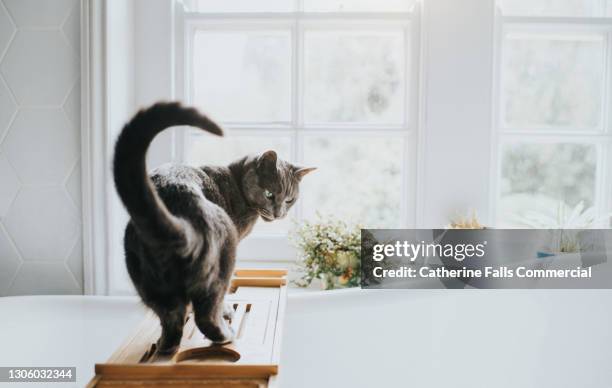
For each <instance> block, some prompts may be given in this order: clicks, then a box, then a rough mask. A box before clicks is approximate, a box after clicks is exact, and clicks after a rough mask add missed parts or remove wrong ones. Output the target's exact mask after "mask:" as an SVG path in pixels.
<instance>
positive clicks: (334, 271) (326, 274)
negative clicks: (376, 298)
mask: <svg viewBox="0 0 612 388" xmlns="http://www.w3.org/2000/svg"><path fill="white" fill-rule="evenodd" d="M293 241H294V243H295V245H296V247H297V248H298V249H299V252H300V254H299V257H298V260H299V265H300V270H301V272H303V273H304V274H303V276H302V278H301V279H300V280H298V281H296V282H295V283H296V284H297V285H299V286H301V287H307V286H309V285H310V284H311V283H312V281H313V280H314V279H322V280H323V281H324V282H325V286H326V288H327V289H329V288H335V287H337V286H341V287H357V286H359V284H360V276H361V268H360V267H361V262H360V252H361V231H360V227H359V226H357V225H348V224H346V223H345V222H342V221H339V220H334V219H331V218H327V219H321V217H319V219H318V220H317V222H309V221H306V222H304V223H303V224H302V225H301V226H300V227H299V228H297V230H296V231H295V233H294V236H293Z"/></svg>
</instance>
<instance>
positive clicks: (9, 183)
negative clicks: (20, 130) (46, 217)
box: [0, 149, 21, 258]
mask: <svg viewBox="0 0 612 388" xmlns="http://www.w3.org/2000/svg"><path fill="white" fill-rule="evenodd" d="M0 177H1V179H2V184H1V185H0V218H1V217H4V215H6V212H7V211H8V209H9V206H11V204H12V203H13V200H14V199H15V196H16V195H17V192H18V191H19V187H20V186H21V183H20V182H19V179H18V178H17V174H16V173H15V171H13V167H12V166H11V164H10V163H9V161H8V159H7V158H6V156H4V152H3V151H2V149H0ZM0 258H2V256H0Z"/></svg>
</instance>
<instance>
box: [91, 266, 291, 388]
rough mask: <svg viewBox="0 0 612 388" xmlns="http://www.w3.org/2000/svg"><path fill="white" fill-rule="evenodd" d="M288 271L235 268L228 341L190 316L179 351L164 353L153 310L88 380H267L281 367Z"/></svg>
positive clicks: (107, 382)
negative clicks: (210, 334)
mask: <svg viewBox="0 0 612 388" xmlns="http://www.w3.org/2000/svg"><path fill="white" fill-rule="evenodd" d="M285 274H286V271H284V270H251V269H247V270H237V271H236V273H235V277H234V278H233V279H232V288H233V289H234V291H236V292H235V293H233V294H229V295H227V297H226V302H227V303H230V304H233V305H234V304H235V305H237V308H236V310H235V313H234V318H233V320H232V322H231V323H230V324H231V326H232V328H233V329H234V332H235V333H236V334H237V338H235V340H234V341H233V342H232V343H231V344H228V345H224V346H223V347H219V345H213V344H212V343H211V341H210V340H208V339H207V338H205V337H204V335H203V334H202V333H201V332H200V331H199V330H198V328H197V325H195V324H194V321H193V318H192V317H190V319H189V320H187V322H186V323H185V327H184V331H183V338H182V340H181V343H180V345H179V348H178V350H177V352H176V353H175V354H174V355H172V356H161V355H159V354H157V353H155V352H154V347H153V346H154V344H155V342H156V341H157V339H158V338H159V335H160V332H161V328H160V324H159V319H158V318H157V316H155V314H153V313H152V312H149V313H147V314H146V315H145V319H144V321H143V322H142V323H141V324H140V325H139V326H138V328H137V330H136V332H135V333H134V334H132V335H131V336H129V337H128V339H127V340H126V341H125V342H124V343H123V345H122V346H121V347H120V348H119V349H118V350H117V351H115V352H114V353H113V355H112V356H111V357H110V359H109V361H108V362H106V363H103V364H97V365H96V368H95V369H96V377H95V378H94V379H93V380H92V381H91V382H90V385H89V386H90V387H92V388H93V387H98V386H111V385H110V384H113V382H115V383H117V384H118V385H117V386H121V381H128V380H129V381H130V382H132V383H133V384H131V383H130V385H131V386H139V385H138V384H145V383H146V382H151V383H152V384H153V386H156V385H157V386H160V384H157V383H159V382H161V381H162V380H163V381H176V384H175V385H177V386H182V385H181V384H182V383H181V381H186V380H185V379H188V380H193V381H195V380H201V381H209V382H211V384H208V383H207V384H205V386H215V383H213V382H212V381H213V380H214V379H219V378H220V379H225V380H226V381H228V382H229V381H230V380H232V381H233V380H236V379H243V380H244V381H243V382H245V384H246V383H249V384H250V383H251V382H252V383H255V384H258V383H257V381H259V382H261V381H264V382H266V384H267V381H268V380H269V378H270V376H274V375H276V374H277V373H278V368H279V361H280V357H279V354H280V342H281V335H282V326H283V317H284V314H285V303H286V295H287V294H286V283H287V281H286V278H285ZM192 333H193V335H192ZM147 354H149V355H151V356H145V355H147ZM143 356H145V357H143ZM134 384H136V385H134ZM240 384H242V383H240ZM161 385H164V384H161ZM186 385H187V384H186ZM188 386H195V385H193V384H190V385H188ZM245 386H254V387H259V385H245Z"/></svg>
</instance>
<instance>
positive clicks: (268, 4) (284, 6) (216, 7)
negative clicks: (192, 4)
mask: <svg viewBox="0 0 612 388" xmlns="http://www.w3.org/2000/svg"><path fill="white" fill-rule="evenodd" d="M294 6H295V1H294V0H257V1H253V0H198V1H197V11H198V12H211V13H212V12H291V11H294Z"/></svg>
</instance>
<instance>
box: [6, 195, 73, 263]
mask: <svg viewBox="0 0 612 388" xmlns="http://www.w3.org/2000/svg"><path fill="white" fill-rule="evenodd" d="M3 223H4V226H5V227H6V230H7V231H8V233H9V236H11V237H12V239H13V241H14V242H15V244H16V245H17V249H18V250H19V252H20V253H21V255H22V258H23V259H24V260H25V261H28V260H35V261H41V260H45V261H64V260H66V258H67V257H68V254H69V253H70V250H71V248H72V247H73V246H74V242H75V241H76V239H77V237H78V232H79V228H80V221H79V217H78V214H77V213H76V211H75V209H74V206H73V205H72V204H71V203H70V199H69V198H68V195H67V194H66V192H65V191H64V190H62V189H59V188H53V187H51V188H40V187H36V188H32V187H24V188H23V189H21V191H20V192H19V194H17V198H15V202H14V203H13V204H12V205H11V207H10V209H9V211H8V213H7V214H6V217H5V218H4V220H3Z"/></svg>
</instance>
